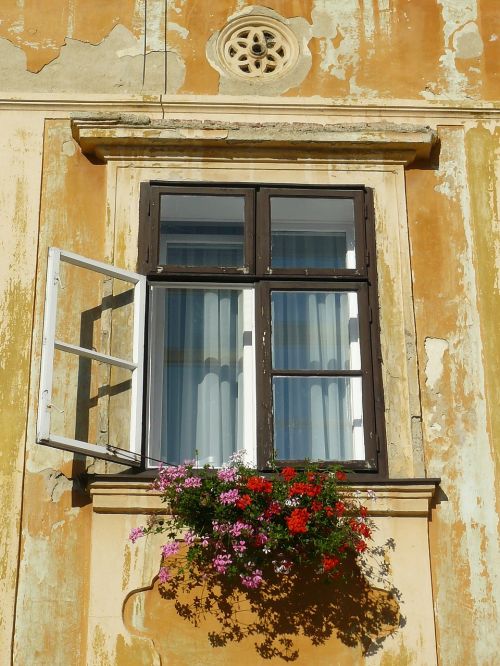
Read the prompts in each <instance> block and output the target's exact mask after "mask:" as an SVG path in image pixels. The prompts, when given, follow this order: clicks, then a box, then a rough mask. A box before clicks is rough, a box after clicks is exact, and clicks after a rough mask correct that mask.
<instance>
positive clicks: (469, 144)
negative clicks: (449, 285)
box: [466, 127, 500, 515]
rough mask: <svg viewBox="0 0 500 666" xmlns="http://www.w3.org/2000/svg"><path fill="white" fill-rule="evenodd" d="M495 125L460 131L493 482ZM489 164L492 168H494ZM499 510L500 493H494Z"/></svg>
mask: <svg viewBox="0 0 500 666" xmlns="http://www.w3.org/2000/svg"><path fill="white" fill-rule="evenodd" d="M499 137H500V131H499V130H498V128H497V129H495V130H494V131H490V130H488V129H487V128H486V127H478V128H475V129H471V130H469V132H468V133H467V135H466V149H467V171H468V173H467V176H468V182H469V188H470V192H471V210H472V229H473V236H474V246H475V250H476V265H477V267H478V274H477V282H478V309H479V316H480V319H481V339H482V342H483V366H484V373H485V378H486V381H485V385H486V395H485V398H486V403H487V427H488V433H489V435H490V441H491V445H492V456H493V461H494V465H495V479H496V483H495V487H496V488H498V487H499V482H498V479H499V478H500V410H499V409H498V405H499V398H500V357H499V355H498V342H497V340H496V338H497V335H498V331H499V330H500V240H499V234H498V229H499V221H500V203H499V197H498V169H499V168H500V167H499V152H498V146H499ZM495 168H496V169H497V170H495ZM496 502H497V504H496V507H497V515H500V493H498V494H497V496H496Z"/></svg>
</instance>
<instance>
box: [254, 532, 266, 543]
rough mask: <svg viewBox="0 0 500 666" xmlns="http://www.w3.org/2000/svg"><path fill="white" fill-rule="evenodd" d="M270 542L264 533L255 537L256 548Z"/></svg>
mask: <svg viewBox="0 0 500 666" xmlns="http://www.w3.org/2000/svg"><path fill="white" fill-rule="evenodd" d="M268 540H269V539H268V537H267V536H266V535H265V534H263V533H262V532H259V533H258V534H256V535H255V545H256V546H263V545H264V544H265V543H267V542H268Z"/></svg>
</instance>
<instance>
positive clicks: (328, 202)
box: [141, 184, 383, 471]
mask: <svg viewBox="0 0 500 666" xmlns="http://www.w3.org/2000/svg"><path fill="white" fill-rule="evenodd" d="M179 194H181V195H184V196H187V195H191V194H193V195H196V196H214V197H235V196H240V195H241V196H242V197H243V198H244V200H245V207H244V210H245V216H244V241H243V247H244V249H243V254H244V262H245V265H244V266H243V267H242V266H230V265H227V264H226V265H222V263H223V262H222V261H221V262H220V263H221V265H219V266H209V265H208V264H209V263H210V262H209V261H207V262H206V264H207V265H203V263H204V262H203V261H200V262H199V264H200V265H196V266H189V265H176V264H170V263H168V264H164V263H158V262H159V260H160V259H161V260H162V261H166V259H167V257H166V255H162V254H161V252H160V251H159V246H160V238H161V234H160V226H161V225H160V219H159V218H160V208H161V197H165V196H170V195H179ZM148 196H149V200H150V202H151V204H150V215H149V223H148V227H147V228H146V236H147V235H148V234H149V238H150V241H149V248H148V249H147V252H146V254H147V256H148V257H152V258H153V259H152V261H151V260H148V261H146V262H144V265H145V266H146V270H147V271H148V272H149V275H150V280H151V284H152V285H153V287H152V288H151V301H150V303H151V304H152V306H151V307H150V310H151V312H152V317H153V318H154V319H155V322H156V323H155V324H154V326H153V328H154V327H156V328H157V327H158V322H159V321H160V319H161V317H159V316H157V315H155V314H154V312H155V311H156V310H157V309H158V308H157V307H156V306H155V305H154V303H155V297H154V291H155V290H158V289H162V288H163V289H165V288H171V287H173V286H174V285H176V286H178V282H179V281H180V280H186V279H190V280H198V281H199V280H201V281H202V282H201V283H200V285H201V286H203V287H204V288H205V289H206V290H211V289H213V287H214V285H215V284H216V283H215V280H220V279H221V277H220V276H221V274H224V280H227V281H228V282H229V281H231V282H232V283H233V284H232V285H231V286H232V288H236V287H237V286H240V287H241V288H243V287H244V288H245V289H246V290H247V291H248V292H249V293H252V298H254V296H255V299H256V308H255V310H254V311H253V312H252V313H251V319H252V323H251V325H250V324H249V325H245V328H246V329H247V328H253V327H255V328H256V337H253V336H252V338H251V339H252V343H254V344H255V347H252V345H248V344H246V345H245V344H244V345H243V347H244V352H246V353H247V354H250V355H251V356H252V358H253V356H254V355H255V356H256V361H255V363H256V367H257V372H256V373H255V375H254V379H252V380H251V382H252V387H251V390H247V391H246V393H245V396H246V397H245V401H249V400H250V401H251V402H252V401H253V403H255V404H256V409H255V410H254V408H253V407H252V409H251V410H250V411H251V412H252V413H251V415H250V419H251V420H252V421H253V422H255V423H256V426H257V427H256V429H254V430H252V436H251V437H250V439H251V440H252V445H253V449H250V450H251V451H252V452H253V453H255V442H256V441H258V446H257V460H258V466H259V467H261V468H265V467H266V465H267V461H268V460H270V459H271V457H273V456H274V454H275V453H277V455H278V457H282V459H283V461H286V462H287V464H288V463H290V464H297V465H300V464H301V462H302V463H303V460H304V457H307V458H312V457H315V456H319V458H320V459H322V460H326V461H335V460H339V461H340V460H341V461H343V463H344V464H345V466H346V467H352V468H353V469H358V468H359V469H362V470H363V471H367V470H368V471H376V470H377V459H378V450H379V443H378V441H379V440H378V437H377V429H376V413H377V414H378V417H377V418H378V419H380V414H383V411H381V409H380V406H379V405H380V404H382V403H381V397H380V396H378V398H377V401H378V405H377V409H376V408H375V401H374V383H375V384H376V385H377V387H379V386H380V378H378V377H374V361H373V359H374V358H376V355H377V349H378V346H377V341H376V334H375V333H376V332H374V331H375V327H374V325H373V323H372V312H373V304H376V288H375V286H374V285H375V283H376V272H375V270H374V265H373V262H372V264H371V265H370V252H372V256H373V249H374V247H373V243H372V241H373V236H372V233H373V230H372V229H371V226H370V225H372V223H373V220H372V218H371V217H369V214H368V212H367V211H368V206H367V202H368V201H371V198H370V197H369V193H367V192H365V190H364V189H363V188H362V187H355V188H352V189H342V190H341V189H335V188H331V187H329V188H328V187H318V188H314V187H307V188H304V187H293V186H291V187H290V186H288V187H280V186H275V187H271V186H253V187H249V186H245V187H240V186H234V187H233V186H223V187H220V186H210V185H207V186H201V185H194V186H189V185H171V186H170V185H162V184H152V185H151V187H150V190H149V195H148ZM177 201H178V202H181V201H182V199H178V200H177ZM155 202H156V211H155ZM142 210H144V205H143V208H142ZM308 210H309V213H308ZM180 217H182V216H180ZM188 217H192V215H188ZM214 219H215V218H214ZM367 225H368V227H370V228H369V230H368V231H369V233H370V236H367ZM212 226H213V236H212V240H214V241H215V243H217V242H218V241H220V240H221V238H220V234H219V237H218V235H217V228H216V224H215V222H213V225H212ZM194 236H196V234H194ZM368 238H370V241H368ZM203 240H204V239H202V241H203ZM325 248H326V249H325ZM204 251H205V250H203V249H201V250H200V253H201V254H203V253H204ZM141 256H144V252H143V254H142V255H141ZM193 263H195V262H193ZM228 263H231V262H228ZM234 263H236V262H234ZM215 274H219V277H218V278H217V277H214V275H215ZM211 275H212V277H211ZM162 280H167V282H162ZM284 280H286V282H283V281H284ZM353 280H356V281H355V282H353ZM302 292H303V293H302ZM307 292H310V293H309V294H308V293H307ZM280 299H281V301H282V302H281V303H280V302H279V301H280ZM370 299H373V302H372V301H371V300H370ZM304 300H305V301H309V305H308V308H309V315H308V316H306V315H305V314H304V313H305V312H306V310H307V308H306V307H305V306H304V304H303V303H304ZM283 301H287V305H288V314H287V315H285V316H283V315H281V321H280V316H279V315H277V314H276V313H277V310H278V309H279V307H280V306H282V305H283ZM294 301H295V310H296V313H295V314H290V313H291V312H292V310H293V307H292V309H290V307H289V306H290V304H292V305H293V304H294V303H293V302H294ZM308 317H309V319H308ZM273 318H274V322H273ZM271 322H273V326H274V328H273V326H272V325H271ZM164 325H165V324H163V326H164ZM160 328H161V326H160ZM313 331H315V333H314V335H316V336H318V335H319V336H320V341H319V342H318V343H314V344H313V340H314V335H313ZM155 335H156V336H157V337H158V336H159V338H160V339H162V340H163V342H162V343H161V346H160V347H161V348H162V349H163V347H162V345H163V344H164V335H165V331H164V329H163V328H161V331H160V332H159V333H158V334H157V333H154V332H153V333H152V334H151V337H152V338H154V337H155ZM246 335H247V332H245V331H244V333H243V337H244V338H245V336H246ZM279 338H281V340H280V339H279ZM247 340H248V338H247ZM159 344H160V343H158V342H156V343H155V344H150V354H149V356H150V359H153V360H152V361H150V363H151V372H150V376H151V377H153V375H154V374H155V372H156V373H157V366H158V364H157V363H156V359H157V356H158V354H157V352H155V350H158V349H160V347H159V346H158V345H159ZM315 346H316V348H315ZM286 347H288V349H285V348H286ZM285 352H286V353H285ZM162 353H164V352H162ZM162 358H163V357H162ZM297 358H298V359H299V360H298V361H296V359H297ZM294 359H295V360H294ZM252 362H253V361H252ZM282 366H284V367H282ZM377 371H378V370H375V373H376V372H377ZM255 380H256V381H255ZM170 381H171V380H170ZM243 381H244V382H247V386H248V385H249V382H250V380H249V375H248V373H245V372H243ZM162 382H163V379H162V380H160V379H158V378H157V379H156V380H154V381H153V380H151V381H150V391H149V394H150V399H149V402H150V405H151V404H153V405H154V403H155V402H157V401H158V400H157V398H156V397H155V395H157V394H159V393H161V391H158V390H157V389H156V388H154V387H158V386H159V385H160V384H161V385H162V386H163V383H162ZM200 383H202V382H200ZM151 387H153V389H152V388H151ZM152 393H153V396H151V394H152ZM165 395H166V394H165V393H164V395H163V398H162V400H163V399H165ZM312 395H314V396H316V395H317V396H319V398H318V400H319V403H321V404H322V405H323V407H322V409H321V410H319V407H318V406H317V405H316V403H315V402H314V401H312V399H311V396H312ZM249 396H252V397H251V398H250V397H249ZM304 396H306V397H307V396H309V398H308V399H306V398H305V397H304ZM245 401H241V400H239V402H238V406H237V407H233V408H237V409H240V408H241V406H242V405H243V411H244V412H245V413H247V412H248V411H249V410H248V409H247V404H250V403H248V402H245ZM294 401H299V402H300V403H301V408H302V409H303V411H302V412H301V413H299V412H298V411H297V410H295V414H296V415H297V416H300V419H299V421H300V424H301V425H300V427H299V426H298V425H297V421H296V420H295V421H294V420H293V419H288V420H287V419H283V418H282V416H280V415H279V412H280V413H281V415H282V414H285V413H286V412H287V410H288V412H290V409H292V411H293V403H294ZM307 403H309V405H310V407H307V408H306V405H307ZM313 403H314V404H313ZM319 403H318V404H319ZM335 405H336V406H335ZM150 409H151V407H150ZM308 410H309V411H308ZM340 412H341V416H338V417H337V416H335V414H338V413H340ZM152 413H153V414H157V412H155V411H154V409H152ZM319 413H321V414H323V416H321V418H320V417H319V416H315V415H317V414H319ZM321 420H322V421H323V428H322V430H323V431H324V432H326V433H327V434H326V435H323V436H322V439H321V438H319V435H318V433H319V432H320V430H321ZM159 422H160V421H158V418H156V417H155V418H151V417H150V418H149V423H150V426H149V439H150V446H151V447H152V448H151V449H150V450H151V451H152V455H153V456H155V457H159V456H160V454H161V451H162V443H161V434H159V433H158V428H155V426H154V423H159ZM287 423H288V426H287V425H286V424H287ZM152 424H153V425H152ZM381 425H382V424H381ZM379 427H380V426H379ZM287 428H288V430H287ZM304 433H306V434H304ZM170 437H171V435H170ZM301 438H302V440H303V442H302V444H300V442H299V440H300V439H301ZM335 440H337V441H335ZM232 441H234V442H236V444H234V445H233V446H236V447H239V446H240V444H239V441H238V438H237V437H235V436H233V440H232ZM247 441H248V438H247ZM320 441H321V444H319V443H318V442H320ZM299 444H300V445H299ZM191 446H192V448H191V455H189V456H187V457H193V455H194V449H195V446H194V445H191ZM163 447H164V448H163V450H165V444H163ZM167 448H168V445H167ZM244 448H246V449H247V450H249V447H248V446H247V445H245V447H244ZM205 449H206V450H205V451H204V452H203V451H200V448H199V447H197V450H198V456H199V458H200V461H201V460H202V459H203V457H204V456H206V457H207V459H208V458H213V455H212V454H211V453H207V452H208V451H209V447H208V446H206V447H205ZM178 455H180V454H178ZM295 455H300V458H297V459H296V458H295V457H294V456H295Z"/></svg>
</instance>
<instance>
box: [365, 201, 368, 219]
mask: <svg viewBox="0 0 500 666" xmlns="http://www.w3.org/2000/svg"><path fill="white" fill-rule="evenodd" d="M367 219H368V204H367V203H366V202H365V220H367Z"/></svg>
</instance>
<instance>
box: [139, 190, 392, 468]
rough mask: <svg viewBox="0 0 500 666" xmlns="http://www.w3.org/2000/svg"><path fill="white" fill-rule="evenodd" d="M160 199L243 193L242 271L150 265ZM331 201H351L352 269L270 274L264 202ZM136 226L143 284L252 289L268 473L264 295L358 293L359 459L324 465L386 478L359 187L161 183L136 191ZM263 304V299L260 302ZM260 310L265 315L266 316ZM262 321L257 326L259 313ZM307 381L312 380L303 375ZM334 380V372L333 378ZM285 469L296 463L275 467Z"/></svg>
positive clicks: (370, 251)
mask: <svg viewBox="0 0 500 666" xmlns="http://www.w3.org/2000/svg"><path fill="white" fill-rule="evenodd" d="M162 194H216V195H220V196H225V195H234V194H243V195H244V196H245V197H246V202H247V203H246V206H245V233H244V243H245V247H244V256H245V264H246V265H245V266H244V267H242V268H234V267H225V268H217V267H205V266H203V267H183V266H166V265H158V263H157V261H158V251H159V232H160V229H159V202H160V196H161V195H162ZM271 196H300V197H313V198H314V197H316V198H318V197H320V198H325V197H332V198H351V199H352V200H353V202H354V229H355V257H356V266H355V268H341V269H340V268H339V269H324V268H321V269H303V268H271V266H270V241H271V232H270V203H269V202H270V197H271ZM140 210H141V226H140V234H139V238H140V239H141V240H140V243H139V259H138V270H139V272H141V273H143V274H146V275H147V278H148V281H149V282H150V283H153V282H155V281H167V280H168V281H169V282H176V281H183V282H186V281H191V280H192V281H198V282H199V281H200V280H203V281H204V282H207V283H210V282H222V283H223V282H224V281H226V280H227V281H230V282H231V283H233V284H235V283H238V282H241V283H242V284H243V283H249V282H250V283H254V284H255V300H256V321H255V327H256V339H257V340H259V341H261V340H263V339H264V340H265V341H264V343H263V344H262V345H261V344H256V370H257V372H256V403H257V414H256V423H257V466H258V468H259V469H262V470H265V469H266V468H268V461H269V460H270V459H271V457H272V454H273V450H272V449H273V445H272V436H273V433H272V428H271V425H270V424H272V406H271V405H272V395H270V386H271V384H270V381H271V379H270V377H271V375H272V372H271V371H270V347H269V345H270V315H269V307H268V304H266V296H265V295H266V294H268V293H269V292H270V290H271V289H274V288H278V286H279V285H283V286H284V288H285V285H286V289H290V290H294V289H295V290H297V289H300V290H315V289H319V290H332V291H342V290H344V291H346V290H347V291H349V290H351V291H356V292H357V293H358V294H360V299H361V300H362V301H363V303H361V302H359V326H360V345H361V350H362V351H361V354H362V372H361V376H362V387H363V424H364V434H365V459H364V460H354V461H327V462H326V463H325V464H327V465H335V464H341V465H342V467H344V468H346V469H348V470H350V472H352V475H353V478H355V479H356V480H359V481H364V480H375V479H385V478H387V474H388V466H387V451H386V444H385V422H384V417H385V408H384V399H383V388H382V375H381V368H380V364H381V351H380V325H379V317H378V293H377V268H376V246H375V221H374V209H373V193H372V191H371V190H370V189H369V188H366V187H364V186H363V185H352V186H348V187H347V186H342V187H335V186H325V185H318V186H314V185H311V186H303V185H301V186H294V185H288V184H286V185H284V184H276V185H273V184H269V183H265V184H259V183H256V184H252V185H249V184H248V183H233V184H232V183H224V184H223V185H221V184H220V183H193V184H186V183H163V182H158V181H152V182H149V183H142V184H141V203H140ZM268 301H269V299H268V298H267V303H268ZM266 308H267V310H266ZM263 311H264V314H265V315H266V316H267V317H268V319H266V322H267V323H266V325H263V324H262V321H263V319H262V317H260V316H258V315H259V313H262V312H263ZM309 374H314V373H309ZM339 374H340V373H339ZM279 463H280V464H283V465H284V464H286V465H291V466H300V465H301V464H302V465H303V463H304V461H289V460H286V461H279Z"/></svg>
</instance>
